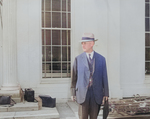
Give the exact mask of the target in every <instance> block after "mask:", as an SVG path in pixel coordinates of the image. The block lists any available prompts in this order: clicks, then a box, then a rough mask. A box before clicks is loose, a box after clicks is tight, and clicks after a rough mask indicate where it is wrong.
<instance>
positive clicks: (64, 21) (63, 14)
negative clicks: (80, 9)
mask: <svg viewBox="0 0 150 119" xmlns="http://www.w3.org/2000/svg"><path fill="white" fill-rule="evenodd" d="M62 28H67V24H66V13H62Z"/></svg>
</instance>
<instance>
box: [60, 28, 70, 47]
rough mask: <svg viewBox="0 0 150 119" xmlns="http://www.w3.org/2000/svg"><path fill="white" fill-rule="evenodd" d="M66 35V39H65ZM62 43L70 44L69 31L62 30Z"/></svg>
mask: <svg viewBox="0 0 150 119" xmlns="http://www.w3.org/2000/svg"><path fill="white" fill-rule="evenodd" d="M67 36H68V41H67ZM62 45H70V31H65V30H63V31H62Z"/></svg>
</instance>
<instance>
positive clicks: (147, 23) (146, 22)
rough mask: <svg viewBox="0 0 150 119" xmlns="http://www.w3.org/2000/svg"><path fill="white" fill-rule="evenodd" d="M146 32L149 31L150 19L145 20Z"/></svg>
mask: <svg viewBox="0 0 150 119" xmlns="http://www.w3.org/2000/svg"><path fill="white" fill-rule="evenodd" d="M145 30H146V31H149V30H150V29H149V18H145Z"/></svg>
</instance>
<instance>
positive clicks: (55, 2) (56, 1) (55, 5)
mask: <svg viewBox="0 0 150 119" xmlns="http://www.w3.org/2000/svg"><path fill="white" fill-rule="evenodd" d="M60 8H61V7H60V0H52V11H60Z"/></svg>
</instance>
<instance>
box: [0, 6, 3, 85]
mask: <svg viewBox="0 0 150 119" xmlns="http://www.w3.org/2000/svg"><path fill="white" fill-rule="evenodd" d="M0 9H1V15H2V6H0ZM1 22H2V19H1V18H0V87H1V85H2V74H3V72H2V40H3V39H2V38H3V32H2V24H1Z"/></svg>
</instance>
